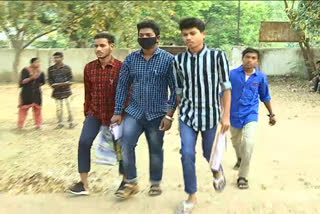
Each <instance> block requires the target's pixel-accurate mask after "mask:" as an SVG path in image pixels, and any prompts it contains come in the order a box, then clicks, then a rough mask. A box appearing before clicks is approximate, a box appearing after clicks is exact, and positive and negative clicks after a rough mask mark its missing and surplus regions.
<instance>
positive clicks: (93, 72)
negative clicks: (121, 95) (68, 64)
mask: <svg viewBox="0 0 320 214" xmlns="http://www.w3.org/2000/svg"><path fill="white" fill-rule="evenodd" d="M121 66H122V62H120V61H119V60H117V59H115V58H111V60H110V62H109V63H108V64H107V65H106V67H105V68H102V66H101V64H100V62H99V60H98V59H97V60H94V61H92V62H90V63H88V64H87V65H86V67H85V68H84V88H85V89H84V90H85V102H84V114H85V116H87V115H91V116H93V117H95V118H97V119H100V120H101V121H102V124H103V125H110V120H111V117H112V115H113V112H114V106H115V96H116V89H117V83H118V79H119V74H120V70H121Z"/></svg>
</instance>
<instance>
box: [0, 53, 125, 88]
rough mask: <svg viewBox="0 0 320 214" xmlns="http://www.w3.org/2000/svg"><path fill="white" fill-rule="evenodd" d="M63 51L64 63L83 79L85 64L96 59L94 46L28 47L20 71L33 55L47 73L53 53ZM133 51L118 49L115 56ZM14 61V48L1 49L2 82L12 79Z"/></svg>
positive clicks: (0, 71) (51, 62) (123, 55)
mask: <svg viewBox="0 0 320 214" xmlns="http://www.w3.org/2000/svg"><path fill="white" fill-rule="evenodd" d="M57 51H62V52H63V54H64V63H65V64H67V65H69V66H70V67H71V68H72V72H73V75H74V77H75V80H76V81H81V80H82V79H83V77H82V76H83V75H82V73H83V69H84V66H85V65H86V64H87V63H88V62H90V61H92V60H94V59H96V55H95V53H94V50H93V49H92V48H82V49H68V50H63V49H26V50H24V51H23V53H22V55H21V59H20V63H19V69H18V70H19V72H20V71H21V70H22V69H23V68H24V67H26V66H28V65H29V62H30V59H31V58H32V57H39V59H40V62H41V68H42V70H43V71H44V72H45V73H46V74H47V69H48V67H49V66H51V65H52V64H53V58H52V55H53V54H54V53H55V52H57ZM130 52H131V50H130V49H116V50H114V51H113V56H115V57H116V58H117V59H119V60H121V61H123V60H124V59H125V57H126V56H127V55H128V54H129V53H130ZM13 61H14V50H13V49H0V65H1V66H0V82H8V81H11V80H12V64H13Z"/></svg>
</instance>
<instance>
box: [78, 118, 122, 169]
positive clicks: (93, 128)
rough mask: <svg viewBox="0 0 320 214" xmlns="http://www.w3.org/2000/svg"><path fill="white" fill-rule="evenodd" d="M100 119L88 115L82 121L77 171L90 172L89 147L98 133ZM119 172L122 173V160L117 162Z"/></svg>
mask: <svg viewBox="0 0 320 214" xmlns="http://www.w3.org/2000/svg"><path fill="white" fill-rule="evenodd" d="M101 124H102V123H101V120H100V119H97V118H95V117H92V116H91V115H88V116H87V118H86V120H85V121H84V124H83V128H82V131H81V135H80V140H79V147H78V171H79V173H87V172H90V167H91V163H90V160H91V152H90V151H91V147H92V143H93V141H94V139H95V138H96V136H97V135H98V133H99V130H100V126H101ZM119 173H120V174H123V165H122V161H120V163H119Z"/></svg>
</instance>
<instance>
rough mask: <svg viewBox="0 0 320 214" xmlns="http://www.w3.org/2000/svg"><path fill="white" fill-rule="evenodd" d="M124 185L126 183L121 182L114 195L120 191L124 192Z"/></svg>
mask: <svg viewBox="0 0 320 214" xmlns="http://www.w3.org/2000/svg"><path fill="white" fill-rule="evenodd" d="M125 184H126V182H124V181H123V180H122V181H121V184H120V186H119V188H118V189H117V191H116V192H115V193H114V194H115V195H117V194H119V192H120V191H122V190H124V188H125V187H124V185H125Z"/></svg>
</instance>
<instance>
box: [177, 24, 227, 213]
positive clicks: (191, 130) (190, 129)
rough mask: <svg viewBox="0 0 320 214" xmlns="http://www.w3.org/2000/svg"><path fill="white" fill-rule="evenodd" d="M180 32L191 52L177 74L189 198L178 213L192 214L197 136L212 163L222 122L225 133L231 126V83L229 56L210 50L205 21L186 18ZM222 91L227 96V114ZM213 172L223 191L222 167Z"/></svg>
mask: <svg viewBox="0 0 320 214" xmlns="http://www.w3.org/2000/svg"><path fill="white" fill-rule="evenodd" d="M180 30H181V33H182V36H183V39H184V42H185V43H186V45H187V47H188V50H187V51H186V52H184V53H181V54H178V55H177V56H176V57H175V62H174V74H175V77H176V93H177V96H178V102H179V103H180V105H179V107H180V115H179V122H180V136H181V161H182V167H183V178H184V184H185V192H186V193H187V194H188V199H187V200H186V201H183V202H182V203H181V205H180V206H179V207H178V209H177V213H191V211H192V209H193V208H194V206H195V204H196V201H197V198H196V192H197V178H196V167H195V157H196V142H197V137H198V134H199V133H201V136H202V149H203V156H204V157H205V159H206V160H207V161H208V162H209V160H210V155H211V150H212V146H213V142H214V139H215V135H216V130H217V126H218V124H219V122H221V132H222V133H224V132H226V131H227V130H228V129H229V126H230V100H231V92H230V90H231V84H230V82H229V65H228V60H227V58H226V55H225V54H224V53H223V52H222V51H219V50H214V49H211V48H208V47H207V46H206V44H205V42H204V40H205V36H206V32H205V24H204V22H203V21H202V20H200V19H197V18H186V19H183V20H182V21H181V22H180ZM220 89H221V90H222V93H223V95H222V100H223V104H224V105H223V109H224V111H223V115H222V113H221V108H220V98H219V91H220ZM212 173H213V177H214V182H213V186H214V188H215V190H216V191H222V190H223V188H224V187H225V185H226V180H225V178H224V175H223V170H222V166H221V167H220V170H219V171H212Z"/></svg>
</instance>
